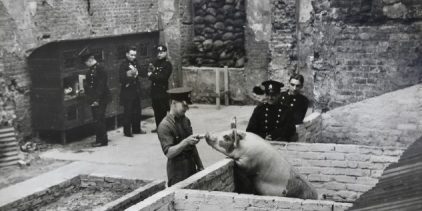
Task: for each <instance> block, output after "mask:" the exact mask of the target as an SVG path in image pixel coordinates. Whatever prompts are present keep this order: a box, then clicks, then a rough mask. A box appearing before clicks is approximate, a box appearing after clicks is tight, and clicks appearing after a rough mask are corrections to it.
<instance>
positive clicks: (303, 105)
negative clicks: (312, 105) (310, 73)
mask: <svg viewBox="0 0 422 211" xmlns="http://www.w3.org/2000/svg"><path fill="white" fill-rule="evenodd" d="M303 82H304V79H303V76H302V75H300V74H294V75H292V76H291V77H290V79H289V89H288V90H287V91H285V92H282V93H281V94H280V104H281V105H283V106H285V107H286V108H287V109H288V110H289V111H290V112H291V113H292V116H293V123H294V124H295V125H297V124H301V123H303V119H304V118H305V115H306V111H307V110H308V105H309V100H308V98H306V97H305V96H304V95H302V94H301V93H300V90H301V89H302V88H303Z"/></svg>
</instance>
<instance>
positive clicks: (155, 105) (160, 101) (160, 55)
mask: <svg viewBox="0 0 422 211" xmlns="http://www.w3.org/2000/svg"><path fill="white" fill-rule="evenodd" d="M172 69H173V67H172V65H171V63H170V61H169V60H168V59H167V48H166V46H163V45H159V46H158V47H157V60H155V61H154V62H153V63H150V64H149V67H148V78H149V80H151V82H152V83H151V100H152V109H153V110H154V117H155V124H156V126H157V127H158V125H159V124H160V122H161V120H162V119H163V118H164V117H165V116H166V114H167V111H169V110H170V107H169V97H168V94H167V92H166V91H167V90H168V80H169V78H170V75H171V72H172ZM153 132H154V131H153Z"/></svg>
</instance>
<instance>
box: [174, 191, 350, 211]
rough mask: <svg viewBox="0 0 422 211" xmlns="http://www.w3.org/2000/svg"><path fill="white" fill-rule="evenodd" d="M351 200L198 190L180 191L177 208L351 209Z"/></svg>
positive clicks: (178, 192)
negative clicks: (343, 201)
mask: <svg viewBox="0 0 422 211" xmlns="http://www.w3.org/2000/svg"><path fill="white" fill-rule="evenodd" d="M349 207H351V204H348V203H338V202H333V201H318V200H302V199H294V198H286V197H272V196H256V195H246V194H236V193H222V192H212V191H211V192H208V191H207V192H205V191H195V190H180V191H176V193H175V196H174V210H176V211H179V210H180V211H181V210H189V211H190V210H215V211H217V210H231V211H243V210H248V211H249V210H259V211H264V210H268V211H270V210H280V211H288V210H303V211H311V210H312V211H319V210H330V211H340V210H347V209H348V208H349Z"/></svg>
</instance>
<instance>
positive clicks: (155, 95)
mask: <svg viewBox="0 0 422 211" xmlns="http://www.w3.org/2000/svg"><path fill="white" fill-rule="evenodd" d="M136 54H137V50H136V47H128V48H127V49H126V51H125V57H126V58H125V60H124V61H123V62H122V63H121V64H120V68H119V81H120V84H121V90H120V105H121V106H123V134H124V136H127V137H133V134H143V133H145V132H144V131H142V130H141V115H142V113H141V111H142V110H141V109H142V108H141V81H140V80H141V77H143V78H148V79H149V80H150V81H151V93H150V96H151V99H152V107H153V110H154V114H155V121H156V125H157V127H158V125H159V123H160V122H161V120H162V119H163V118H164V117H165V116H166V114H167V112H168V111H169V110H170V107H169V104H168V101H169V97H168V94H167V92H166V91H167V89H168V80H169V78H170V75H171V72H172V65H171V63H170V62H169V61H168V60H167V48H166V47H165V46H162V45H159V46H158V47H157V59H156V60H155V61H154V62H153V63H150V64H149V67H148V69H142V68H140V65H139V63H138V62H137V60H136ZM80 58H81V61H82V63H84V64H85V65H86V67H88V71H87V72H86V74H85V75H86V80H85V81H86V82H85V83H84V90H83V92H84V94H85V96H86V99H87V102H88V104H89V106H90V107H91V111H92V116H93V119H94V125H95V133H96V139H95V142H94V143H93V144H92V145H93V146H94V147H98V146H107V145H108V141H109V140H108V138H107V130H106V122H105V112H106V108H107V104H108V103H109V102H110V101H111V92H110V89H109V87H108V85H107V83H108V82H107V80H108V77H107V72H106V71H105V70H104V68H103V67H102V66H101V65H100V64H99V63H98V62H97V60H96V59H95V56H94V54H93V53H92V52H89V51H88V50H87V49H86V48H85V49H84V50H82V51H81V53H80ZM153 132H154V131H153Z"/></svg>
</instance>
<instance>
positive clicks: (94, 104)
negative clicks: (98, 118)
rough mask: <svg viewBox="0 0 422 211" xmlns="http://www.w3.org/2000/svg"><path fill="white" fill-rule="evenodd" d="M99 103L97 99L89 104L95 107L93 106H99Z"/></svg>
mask: <svg viewBox="0 0 422 211" xmlns="http://www.w3.org/2000/svg"><path fill="white" fill-rule="evenodd" d="M99 105H100V104H99V103H98V102H97V101H94V102H93V103H92V104H91V107H95V106H99Z"/></svg>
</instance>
